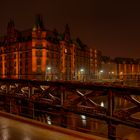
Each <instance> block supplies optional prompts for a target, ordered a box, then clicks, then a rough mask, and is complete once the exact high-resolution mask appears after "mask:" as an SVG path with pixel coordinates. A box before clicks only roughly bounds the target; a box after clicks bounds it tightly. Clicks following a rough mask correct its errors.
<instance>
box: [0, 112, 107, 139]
mask: <svg viewBox="0 0 140 140" xmlns="http://www.w3.org/2000/svg"><path fill="white" fill-rule="evenodd" d="M7 115H8V114H7V113H6V115H5V114H4V115H3V114H2V112H0V116H1V117H0V140H9V139H10V140H56V139H57V140H106V139H104V138H100V137H96V136H91V135H87V134H83V133H80V132H76V131H72V130H67V129H64V128H59V127H56V126H47V129H46V128H45V127H44V126H43V125H42V127H41V124H38V123H37V122H34V121H32V120H31V123H25V122H28V121H30V120H29V119H25V120H24V118H20V117H15V116H14V115H10V117H8V118H7ZM4 116H6V117H4ZM19 118H20V119H19ZM19 120H20V121H19ZM21 120H23V122H24V123H23V122H21ZM37 126H39V127H37Z"/></svg>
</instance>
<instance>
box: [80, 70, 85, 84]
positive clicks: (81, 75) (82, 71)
mask: <svg viewBox="0 0 140 140" xmlns="http://www.w3.org/2000/svg"><path fill="white" fill-rule="evenodd" d="M83 74H84V69H83V68H81V69H80V77H81V78H80V80H82V81H84V75H83Z"/></svg>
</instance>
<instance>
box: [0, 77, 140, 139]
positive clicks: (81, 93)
mask: <svg viewBox="0 0 140 140" xmlns="http://www.w3.org/2000/svg"><path fill="white" fill-rule="evenodd" d="M139 97H140V88H136V87H135V88H134V87H124V86H121V85H120V86H113V85H111V84H106V85H105V84H101V83H100V84H99V83H81V82H65V81H32V80H19V79H0V103H1V104H2V105H3V106H4V107H5V108H6V107H7V105H6V104H8V105H9V107H8V108H6V111H8V112H11V113H15V114H18V115H20V114H22V113H23V112H24V113H27V114H28V115H31V116H32V117H31V118H34V117H35V116H36V114H35V113H34V112H33V111H31V110H24V111H23V112H22V110H21V108H20V107H21V106H24V105H25V106H26V107H28V108H32V110H34V109H36V108H35V104H37V105H38V106H40V108H42V106H44V107H45V108H46V109H49V107H50V106H51V107H52V108H54V110H55V111H58V112H60V114H61V113H62V114H64V113H66V112H73V113H75V114H82V115H85V116H87V117H91V118H95V119H99V120H104V121H105V122H106V123H107V124H108V137H109V138H110V139H113V140H114V139H116V138H115V137H116V136H115V135H116V127H117V125H119V124H123V125H127V126H131V127H135V128H140V120H139V119H138V118H136V117H134V114H136V113H137V112H139V111H140V102H139V99H140V98H139ZM101 99H103V100H104V105H101V104H100V103H101V101H100V100H101ZM125 102H127V106H125V105H124V104H125ZM11 105H13V106H15V108H14V109H13V108H12V109H11V108H10V106H11ZM37 105H36V106H37ZM124 106H125V107H124ZM18 107H19V108H18ZM40 108H38V110H39V109H40ZM49 111H51V110H49Z"/></svg>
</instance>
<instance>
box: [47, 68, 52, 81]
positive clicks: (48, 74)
mask: <svg viewBox="0 0 140 140" xmlns="http://www.w3.org/2000/svg"><path fill="white" fill-rule="evenodd" d="M50 74H51V67H47V69H46V79H47V80H50V79H51V78H50V76H51V75H50Z"/></svg>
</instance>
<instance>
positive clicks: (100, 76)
mask: <svg viewBox="0 0 140 140" xmlns="http://www.w3.org/2000/svg"><path fill="white" fill-rule="evenodd" d="M103 72H104V71H103V70H100V71H99V79H102V74H103Z"/></svg>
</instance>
